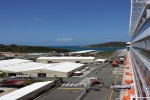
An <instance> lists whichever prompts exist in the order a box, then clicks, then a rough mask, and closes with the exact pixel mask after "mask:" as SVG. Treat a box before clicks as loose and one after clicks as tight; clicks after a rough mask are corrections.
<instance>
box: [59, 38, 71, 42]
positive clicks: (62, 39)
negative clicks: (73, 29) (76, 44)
mask: <svg viewBox="0 0 150 100" xmlns="http://www.w3.org/2000/svg"><path fill="white" fill-rule="evenodd" d="M56 41H73V39H72V38H59V39H56Z"/></svg>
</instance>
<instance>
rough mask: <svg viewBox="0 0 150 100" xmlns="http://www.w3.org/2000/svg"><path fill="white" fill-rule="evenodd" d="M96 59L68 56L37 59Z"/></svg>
mask: <svg viewBox="0 0 150 100" xmlns="http://www.w3.org/2000/svg"><path fill="white" fill-rule="evenodd" d="M94 58H95V57H70V56H69V57H67V56H63V57H39V58H37V60H39V59H42V60H50V59H85V60H86V59H91V60H92V59H94Z"/></svg>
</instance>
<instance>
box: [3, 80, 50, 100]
mask: <svg viewBox="0 0 150 100" xmlns="http://www.w3.org/2000/svg"><path fill="white" fill-rule="evenodd" d="M51 82H52V81H47V82H37V83H34V84H32V85H29V86H26V87H23V88H21V89H19V90H16V91H14V92H11V93H9V94H6V95H4V96H2V97H0V100H17V99H19V98H21V97H23V96H25V95H27V94H29V93H31V92H33V91H35V90H37V89H39V88H41V87H43V86H45V85H47V84H50V83H51Z"/></svg>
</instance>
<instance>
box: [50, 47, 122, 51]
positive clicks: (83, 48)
mask: <svg viewBox="0 0 150 100" xmlns="http://www.w3.org/2000/svg"><path fill="white" fill-rule="evenodd" d="M50 47H52V48H61V49H68V50H73V51H80V50H97V51H108V50H119V49H124V48H114V47H113V48H85V47H83V46H50Z"/></svg>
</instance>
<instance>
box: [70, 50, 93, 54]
mask: <svg viewBox="0 0 150 100" xmlns="http://www.w3.org/2000/svg"><path fill="white" fill-rule="evenodd" d="M94 51H96V50H82V51H75V52H69V53H72V54H82V53H90V52H94Z"/></svg>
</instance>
